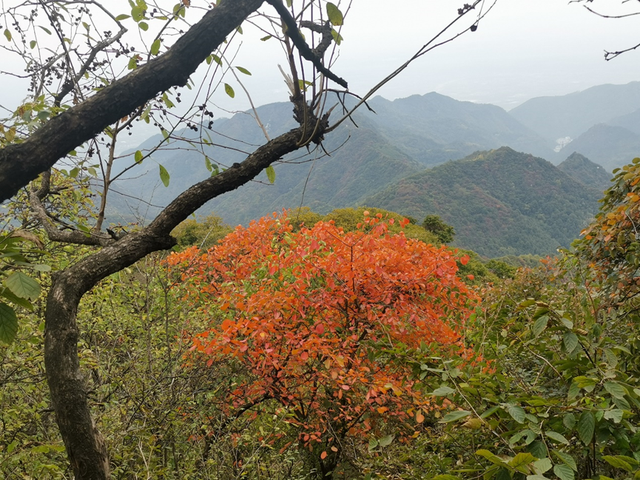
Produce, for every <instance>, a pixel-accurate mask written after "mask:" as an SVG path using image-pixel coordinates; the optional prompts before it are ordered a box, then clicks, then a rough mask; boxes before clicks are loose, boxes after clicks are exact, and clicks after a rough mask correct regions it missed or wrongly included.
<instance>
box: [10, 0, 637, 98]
mask: <svg viewBox="0 0 640 480" xmlns="http://www.w3.org/2000/svg"><path fill="white" fill-rule="evenodd" d="M6 1H8V0H6ZM112 1H114V2H116V1H121V0H112ZM196 1H197V0H192V3H194V4H195V2H196ZM334 1H335V0H334ZM466 1H470V0H466ZM5 3H6V2H5ZM336 3H337V2H336ZM463 3H464V0H460V1H458V0H354V1H353V6H352V8H351V11H350V12H349V14H348V15H347V17H346V21H345V25H344V28H343V31H342V35H343V37H344V42H343V44H342V47H341V50H340V57H339V59H338V61H337V62H336V63H335V65H334V67H333V70H334V71H335V73H336V74H338V75H339V76H341V77H343V78H345V79H347V80H348V81H349V84H350V89H351V90H352V91H353V92H355V93H358V94H364V93H366V91H367V90H368V89H369V88H370V87H372V86H373V85H375V84H376V83H377V82H378V81H379V80H380V79H381V78H383V77H384V76H385V75H386V74H388V73H389V72H391V71H393V70H394V69H395V68H396V67H397V66H398V65H400V64H401V63H402V62H403V61H404V60H406V59H407V58H408V57H410V56H411V55H412V54H413V53H414V52H415V51H416V50H417V49H418V48H419V47H420V46H421V45H422V44H423V43H425V42H426V41H427V40H428V39H430V38H431V37H432V36H433V35H434V34H435V33H436V32H437V31H439V30H440V29H441V28H442V27H443V26H444V25H446V24H447V23H448V22H449V21H450V20H452V19H453V18H454V17H455V14H456V11H457V9H458V8H459V7H460V6H462V4H463ZM620 3H621V0H595V1H594V2H592V3H590V4H589V5H590V6H592V7H594V8H597V9H600V10H601V11H602V12H603V13H615V12H613V11H611V10H606V8H607V6H608V7H609V8H614V7H616V6H618V7H619V5H620ZM629 3H633V4H637V2H629ZM109 4H111V2H109ZM344 4H345V0H343V1H342V5H344ZM125 5H126V3H125ZM489 5H490V1H489V0H486V4H485V5H484V8H485V9H486V8H487V7H488V6H489ZM635 6H636V5H630V7H635ZM627 7H629V4H627ZM263 8H264V9H266V8H271V7H269V6H268V5H266V4H265V6H264V7H263ZM118 13H119V12H118ZM469 18H470V19H471V20H473V19H474V16H473V14H472V16H471V17H469ZM639 25H640V16H638V17H629V18H625V19H621V20H611V19H603V18H600V17H597V16H595V15H593V14H591V13H589V12H587V11H586V10H585V9H584V7H583V6H582V5H581V4H577V3H571V4H570V3H568V0H498V1H497V4H496V5H495V7H494V8H493V10H492V11H491V12H490V13H489V15H488V16H487V17H486V18H484V19H483V20H482V21H481V22H480V24H479V26H478V29H477V31H476V32H474V33H468V34H465V35H464V36H463V37H461V38H459V39H457V40H456V41H454V42H452V43H450V44H448V45H445V46H443V47H441V48H439V49H437V50H435V51H433V52H431V53H429V54H427V55H426V56H424V57H423V58H421V59H419V60H418V61H417V62H416V63H415V64H414V65H412V66H411V67H410V68H409V69H408V70H407V71H405V72H404V73H403V74H402V75H401V76H400V77H398V78H396V79H395V80H393V81H392V82H391V83H390V84H389V85H387V86H385V87H384V88H383V89H382V90H381V91H380V92H379V94H380V95H382V96H384V97H386V98H389V99H395V98H400V97H407V96H410V95H414V94H425V93H428V92H432V91H436V92H438V93H442V94H445V95H449V96H451V97H453V98H455V99H458V100H468V101H474V102H481V103H493V104H496V105H500V106H502V107H504V108H506V109H510V108H512V107H514V106H516V105H518V104H520V103H522V102H523V101H525V100H527V99H529V98H532V97H536V96H542V95H563V94H567V93H570V92H574V91H578V90H584V89H586V88H588V87H591V86H594V85H599V84H603V83H617V84H623V83H628V82H630V81H634V80H640V49H639V51H638V52H630V53H627V54H625V55H623V56H621V57H619V58H617V59H615V60H612V61H609V62H606V61H605V60H604V59H603V53H604V50H605V49H608V50H618V49H622V48H626V47H630V46H633V45H635V44H636V43H640V28H638V26H639ZM131 27H132V28H134V29H135V27H134V26H133V24H131ZM262 35H263V34H260V33H257V32H252V31H251V29H249V28H247V29H246V30H245V34H244V35H243V38H242V41H243V47H242V48H241V51H240V53H239V55H238V57H237V59H236V61H235V62H234V63H235V64H236V65H242V66H244V67H246V68H248V69H249V70H251V71H252V72H253V76H251V77H243V79H245V80H246V86H247V88H248V89H249V91H251V92H252V95H253V98H254V101H255V103H257V104H258V105H261V104H265V103H270V102H276V101H286V100H287V96H288V94H287V91H286V87H285V85H284V82H283V81H282V76H281V74H280V72H279V70H278V68H277V64H278V63H281V64H284V59H283V57H282V54H281V52H280V49H279V48H278V46H277V43H276V42H275V41H273V40H272V41H267V42H260V41H259V40H258V38H259V37H260V36H262ZM0 40H4V39H3V38H0ZM3 55H6V54H3V53H2V51H0V65H2V67H0V69H4V68H7V65H8V63H6V62H5V60H6V59H5V58H3V57H2V56H3ZM2 82H3V84H2V87H3V88H2V89H0V103H2V104H5V105H11V104H15V103H16V101H17V100H16V99H17V98H18V97H20V96H19V95H16V91H19V88H18V83H17V81H15V80H12V79H8V78H7V77H2ZM230 83H233V81H230ZM237 91H238V95H237V96H236V98H235V99H234V100H233V101H231V100H230V99H228V98H226V97H225V95H224V94H223V93H222V94H221V95H218V97H217V98H216V101H217V102H219V104H220V106H222V107H225V108H228V109H230V110H241V109H246V108H248V102H247V101H246V99H245V98H244V97H243V95H241V94H240V89H237ZM8 93H9V95H8Z"/></svg>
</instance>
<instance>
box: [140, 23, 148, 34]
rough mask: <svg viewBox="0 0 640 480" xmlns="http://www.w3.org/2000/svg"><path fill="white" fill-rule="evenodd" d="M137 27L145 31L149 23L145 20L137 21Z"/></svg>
mask: <svg viewBox="0 0 640 480" xmlns="http://www.w3.org/2000/svg"><path fill="white" fill-rule="evenodd" d="M138 27H140V30H144V31H145V32H146V31H147V30H149V24H148V23H147V22H140V23H138Z"/></svg>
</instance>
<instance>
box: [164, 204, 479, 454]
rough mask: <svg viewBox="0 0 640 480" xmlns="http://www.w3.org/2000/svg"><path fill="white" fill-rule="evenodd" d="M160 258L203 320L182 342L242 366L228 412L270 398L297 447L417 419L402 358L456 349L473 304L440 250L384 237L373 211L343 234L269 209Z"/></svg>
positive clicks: (408, 368) (417, 399)
mask: <svg viewBox="0 0 640 480" xmlns="http://www.w3.org/2000/svg"><path fill="white" fill-rule="evenodd" d="M168 263H169V265H172V266H174V267H176V268H179V269H180V271H181V273H182V279H183V280H184V282H183V286H184V288H185V289H186V291H187V298H189V299H191V300H192V301H197V302H202V303H201V305H202V306H203V308H206V311H207V312H210V313H209V314H210V315H211V317H212V321H211V327H210V328H209V329H208V330H207V331H205V332H202V333H200V334H198V335H197V336H196V337H195V339H194V347H193V348H194V350H196V351H198V352H201V353H202V354H203V355H204V356H205V357H207V358H208V362H209V365H211V364H213V362H216V361H218V360H220V359H225V358H226V359H229V358H233V359H234V360H235V361H237V362H240V363H241V364H242V365H243V366H244V368H245V369H246V371H247V372H248V375H247V376H246V377H245V378H242V379H239V380H238V384H237V386H236V388H235V390H233V392H232V397H233V398H231V399H229V400H230V403H231V405H232V406H233V407H232V408H240V409H242V408H244V407H245V406H247V405H255V404H257V403H258V402H260V401H262V400H275V401H277V402H278V403H279V404H280V405H282V406H284V407H287V408H288V409H289V410H290V412H291V413H292V417H291V420H290V421H291V423H293V424H294V425H297V426H298V427H299V432H300V440H301V441H302V442H303V443H305V444H310V443H312V442H321V441H322V442H325V443H331V441H332V440H331V439H332V438H335V437H338V438H340V437H341V436H345V435H353V434H359V433H363V432H366V431H367V430H369V429H371V428H374V427H375V425H376V422H377V421H378V420H380V419H383V420H387V419H389V418H391V417H393V418H399V419H404V420H409V419H411V418H413V419H415V421H416V422H417V423H421V422H422V421H424V416H423V415H422V413H421V409H422V411H425V409H426V408H428V402H427V400H426V398H424V397H423V396H422V395H421V393H420V390H419V389H418V388H417V385H416V381H415V380H413V379H414V378H415V376H414V375H412V361H411V359H412V354H413V353H415V352H416V349H420V348H423V349H424V348H425V345H430V344H433V345H434V347H433V348H434V350H436V349H438V352H435V351H434V354H435V353H442V352H443V351H444V352H446V353H448V354H450V355H455V354H464V348H463V347H462V345H461V343H460V334H459V332H460V331H461V329H462V328H463V327H464V322H465V320H466V319H467V317H468V315H469V314H470V308H472V307H473V305H474V304H475V301H476V297H475V295H474V294H473V293H472V292H471V291H470V290H469V289H468V287H467V286H466V285H465V284H464V283H463V282H462V281H460V280H459V279H458V278H457V277H456V273H457V267H456V257H455V256H454V254H453V253H452V252H451V251H450V250H448V249H447V248H446V247H440V248H436V247H434V246H432V245H426V244H424V243H422V242H419V241H415V240H411V239H407V238H405V236H404V235H403V234H398V235H390V234H388V232H387V225H386V223H384V222H383V221H382V219H381V218H380V217H374V218H370V217H369V216H365V221H364V224H363V226H362V228H361V230H359V231H355V232H349V233H345V232H343V231H342V230H341V229H339V228H337V227H335V226H334V225H333V224H332V223H324V222H320V223H318V224H316V225H315V226H314V227H313V228H310V229H307V228H303V229H302V230H300V231H299V232H293V230H292V228H291V226H290V224H289V222H288V219H287V217H286V215H283V216H276V215H275V214H274V215H273V216H272V217H265V218H262V219H260V220H259V221H257V222H253V223H251V225H250V226H249V227H247V228H243V227H238V228H237V229H236V230H235V231H234V232H233V233H231V234H229V235H228V236H227V237H226V238H225V239H224V240H223V241H222V242H221V243H220V244H219V245H218V246H216V247H214V248H213V249H211V250H210V251H209V252H207V253H204V254H203V253H201V252H199V251H198V250H197V249H196V248H192V249H189V250H186V251H184V252H182V253H174V254H172V255H171V256H170V257H169V259H168ZM414 363H415V362H414Z"/></svg>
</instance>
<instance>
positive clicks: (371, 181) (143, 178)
mask: <svg viewBox="0 0 640 480" xmlns="http://www.w3.org/2000/svg"><path fill="white" fill-rule="evenodd" d="M369 106H370V107H371V110H373V111H371V110H367V109H361V110H359V111H358V112H356V113H355V114H354V115H353V117H352V119H353V122H349V121H347V122H344V123H343V124H342V125H340V126H339V127H338V129H337V130H336V131H334V132H332V133H331V134H330V135H328V136H327V139H326V140H325V142H324V143H323V147H324V150H325V151H326V152H327V153H328V154H325V153H324V152H323V151H322V150H321V149H319V150H316V151H315V152H311V153H309V154H306V153H305V151H304V150H303V151H302V153H301V152H298V153H296V154H294V155H292V156H289V157H287V158H285V159H283V161H282V162H280V163H279V164H278V165H276V166H275V170H276V176H277V178H276V182H275V184H274V185H271V184H270V183H269V181H268V180H267V178H266V175H264V174H263V175H262V176H261V177H259V178H258V179H257V181H254V182H251V183H249V184H247V185H245V186H243V187H241V188H239V189H238V190H236V191H234V192H230V193H227V194H225V195H224V196H222V197H220V198H217V199H214V200H212V201H211V202H209V203H208V204H207V205H206V206H205V207H203V209H202V210H201V211H200V213H201V214H208V213H210V212H212V211H213V212H215V213H216V214H217V215H220V216H222V217H223V219H224V220H225V221H226V222H228V223H230V224H238V223H248V222H249V221H250V220H251V219H254V218H258V217H260V216H263V215H266V214H269V213H271V212H273V211H280V210H282V209H283V208H294V207H298V206H300V205H304V206H308V207H310V208H311V209H313V210H315V211H317V212H319V213H326V212H329V211H330V210H333V209H335V208H342V207H351V206H354V205H358V204H361V203H362V201H363V199H364V198H366V197H368V196H370V195H372V194H374V193H375V192H377V191H379V190H382V189H384V188H385V187H387V186H388V185H389V184H391V183H393V182H395V181H397V180H400V179H401V178H403V177H405V176H408V175H410V174H413V173H416V172H419V171H420V170H422V169H423V168H424V167H425V166H432V165H436V164H440V163H442V162H444V161H447V160H452V159H457V158H461V157H464V156H466V155H468V154H470V153H472V152H474V151H477V150H486V149H490V148H496V147H498V146H500V145H501V144H508V145H510V146H513V147H514V148H522V149H525V148H526V149H528V150H529V151H533V152H547V153H548V154H552V153H553V152H552V150H551V149H550V148H548V146H546V145H545V141H544V140H543V139H542V138H541V137H540V136H539V135H537V134H535V133H533V132H531V131H530V130H528V129H527V128H526V127H524V126H522V125H520V124H519V123H518V122H517V121H516V120H514V119H513V118H512V117H511V116H510V115H509V114H508V113H507V112H506V111H505V110H503V109H501V108H499V107H496V106H493V105H477V104H474V103H471V102H458V101H456V100H454V99H452V98H449V97H446V96H444V95H439V94H436V93H431V94H427V95H423V96H417V95H416V96H414V97H410V98H407V99H401V100H395V101H393V102H391V101H388V100H385V99H383V98H381V97H376V98H374V99H372V100H371V101H370V102H369ZM257 111H258V115H259V117H260V120H261V122H262V124H263V125H264V128H265V130H266V132H267V134H268V135H269V137H270V138H274V137H275V136H277V135H278V134H280V133H282V132H284V131H286V130H289V129H291V128H293V127H294V126H295V122H294V120H293V118H292V113H291V105H290V104H289V103H276V104H270V105H265V106H262V107H259V108H258V109H257ZM374 111H375V113H374ZM333 117H334V120H335V118H337V117H338V109H336V110H335V113H334V114H333ZM356 125H357V127H356ZM183 134H184V135H188V136H189V137H190V138H192V139H193V141H192V142H191V144H189V143H186V142H182V143H178V142H171V143H170V144H169V145H166V146H165V148H163V149H162V150H159V151H157V152H155V153H153V154H152V155H151V158H150V159H147V160H145V161H144V164H143V166H144V165H148V166H147V174H146V175H140V172H136V173H135V174H132V175H130V177H129V178H130V179H129V180H127V181H126V182H121V185H120V186H117V187H116V189H115V190H116V191H119V192H121V193H122V194H123V195H121V196H118V195H117V194H116V195H114V200H115V202H114V203H113V204H112V206H113V208H112V209H111V210H110V212H111V221H116V222H117V221H124V220H125V219H126V220H130V219H131V217H132V216H135V217H143V218H150V217H151V215H153V214H154V213H157V211H158V210H159V207H160V206H162V205H166V204H167V203H168V202H170V201H171V200H172V199H173V198H174V197H175V196H176V195H177V194H179V193H180V192H181V191H183V190H184V189H186V188H188V187H189V186H190V185H192V184H194V183H196V182H197V181H200V180H202V179H204V178H206V177H207V176H208V175H209V174H210V173H209V171H208V170H207V169H206V160H205V156H206V157H208V158H209V159H210V162H218V163H219V164H221V165H222V166H223V167H224V166H230V165H232V164H233V163H234V162H240V161H242V160H243V159H244V158H245V157H246V155H247V154H248V153H249V152H251V151H253V150H254V149H255V148H256V147H257V146H259V145H261V144H262V143H264V142H265V134H264V132H263V130H262V129H261V128H260V127H259V126H258V124H257V122H256V121H255V119H254V118H253V114H252V113H251V112H243V113H239V114H236V115H234V116H233V117H232V118H229V119H221V120H218V121H216V122H214V124H213V128H212V129H211V130H206V131H205V132H204V133H203V136H204V138H205V141H206V143H207V144H206V145H198V144H196V142H197V141H198V138H197V135H195V134H194V133H193V132H191V131H190V130H187V131H186V133H185V132H183ZM162 139H163V137H162V136H157V137H155V138H152V139H149V140H148V141H146V142H145V143H144V144H142V145H141V146H140V147H138V148H137V149H138V150H141V151H148V150H149V149H151V148H153V145H155V144H157V143H158V142H159V141H162ZM158 164H160V165H162V166H163V167H164V168H166V169H167V171H168V172H169V174H170V176H171V181H170V184H169V187H168V188H165V187H163V186H162V185H161V183H160V179H159V175H158V169H159V167H158ZM135 198H140V199H144V200H145V202H148V203H151V204H152V206H149V205H148V204H147V203H144V202H141V201H138V202H137V203H136V201H135V200H134V199H135ZM123 212H126V214H123ZM118 214H120V215H121V216H120V219H122V220H120V219H118V218H117V215H118Z"/></svg>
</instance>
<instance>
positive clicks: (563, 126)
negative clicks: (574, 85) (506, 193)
mask: <svg viewBox="0 0 640 480" xmlns="http://www.w3.org/2000/svg"><path fill="white" fill-rule="evenodd" d="M509 114H510V115H511V116H513V117H514V118H515V119H516V120H518V121H519V122H520V123H521V124H523V125H525V126H526V127H528V128H530V129H531V130H533V131H534V132H536V133H538V134H539V135H540V136H542V137H543V138H545V139H546V140H547V141H554V142H557V141H558V140H560V139H565V138H567V137H568V139H569V140H573V141H571V142H570V143H568V144H567V145H566V146H564V148H561V149H558V152H557V155H556V156H555V157H553V156H551V157H545V156H544V155H543V157H544V158H546V159H547V160H550V161H560V160H561V159H563V158H565V157H567V156H568V155H569V153H570V152H578V153H580V154H582V155H584V156H586V157H588V158H589V159H590V160H592V161H594V162H596V163H599V164H600V165H602V166H603V167H604V168H605V169H606V170H608V171H611V170H613V169H614V168H616V167H621V166H623V165H625V164H627V163H630V162H631V160H633V158H634V157H637V156H640V82H631V83H628V84H626V85H599V86H596V87H592V88H589V89H587V90H584V91H582V92H576V93H572V94H569V95H563V96H558V97H538V98H533V99H531V100H528V101H527V102H525V103H523V104H522V105H520V106H518V107H516V108H514V109H512V110H511V111H510V112H509ZM561 145H562V144H558V146H561ZM525 151H526V150H525Z"/></svg>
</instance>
